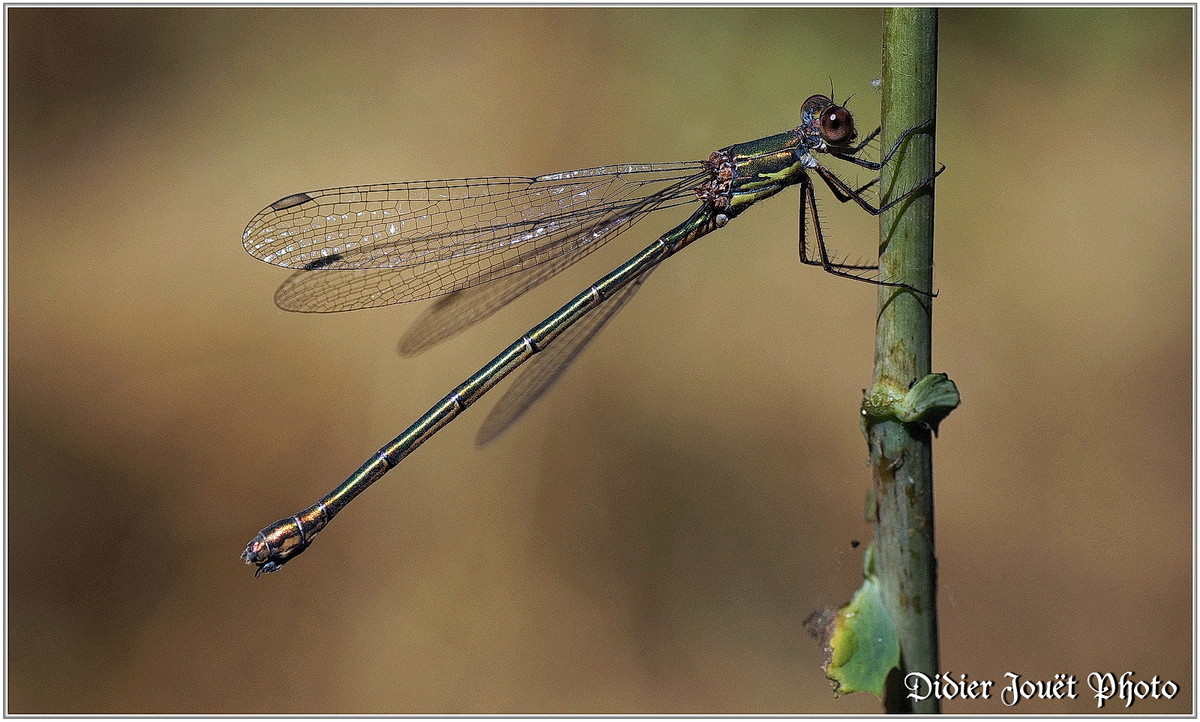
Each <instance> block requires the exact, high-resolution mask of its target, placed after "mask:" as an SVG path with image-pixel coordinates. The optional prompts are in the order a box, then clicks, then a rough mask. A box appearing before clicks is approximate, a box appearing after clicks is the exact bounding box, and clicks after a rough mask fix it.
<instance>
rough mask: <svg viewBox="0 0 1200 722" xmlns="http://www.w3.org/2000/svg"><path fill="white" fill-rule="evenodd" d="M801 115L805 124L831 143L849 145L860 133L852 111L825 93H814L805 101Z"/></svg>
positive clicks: (801, 107)
mask: <svg viewBox="0 0 1200 722" xmlns="http://www.w3.org/2000/svg"><path fill="white" fill-rule="evenodd" d="M800 117H801V119H802V120H803V123H804V125H806V126H808V127H809V128H812V129H813V130H816V131H817V132H818V133H820V135H821V140H824V141H825V142H826V143H828V144H829V145H847V144H849V143H850V142H851V141H853V140H854V138H855V136H856V135H858V134H857V133H856V132H855V130H854V116H852V115H850V111H849V110H846V108H845V106H841V105H838V104H837V103H835V102H833V101H832V100H830V99H829V98H826V97H825V96H824V95H813V96H810V97H809V98H808V100H806V101H804V105H802V106H800Z"/></svg>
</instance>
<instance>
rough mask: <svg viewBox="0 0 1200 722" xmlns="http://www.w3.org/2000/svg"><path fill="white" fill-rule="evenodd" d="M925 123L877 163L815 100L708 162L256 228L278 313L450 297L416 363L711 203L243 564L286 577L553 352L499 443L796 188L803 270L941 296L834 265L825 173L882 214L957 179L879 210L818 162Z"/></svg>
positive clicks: (335, 196)
mask: <svg viewBox="0 0 1200 722" xmlns="http://www.w3.org/2000/svg"><path fill="white" fill-rule="evenodd" d="M924 125H926V123H920V124H918V125H916V126H913V127H912V128H909V129H908V130H906V131H905V132H904V133H902V134H901V135H900V137H899V138H897V139H896V142H895V144H894V145H893V146H892V147H891V149H889V150H888V151H887V153H886V154H884V156H883V157H882V158H881V159H880V160H879V162H872V161H869V160H866V159H864V158H859V157H858V153H859V152H861V151H862V150H863V149H864V148H865V147H867V145H868V144H869V143H870V142H871V141H872V140H873V139H874V138H875V137H876V136H877V135H878V133H879V130H878V129H876V130H875V131H874V132H872V133H871V134H869V135H868V136H867V137H866V138H865V139H864V140H863V141H862V142H861V143H858V144H857V145H856V144H854V142H855V140H857V133H856V131H855V128H854V119H853V117H852V116H851V114H850V112H849V111H848V110H846V108H845V107H844V106H843V105H838V104H837V103H835V102H834V101H833V100H832V99H830V98H827V97H825V96H823V95H814V96H812V97H810V98H808V99H807V100H806V101H804V104H803V106H802V107H801V123H800V125H799V126H798V127H796V128H793V129H792V130H789V131H787V132H785V133H780V134H778V135H773V136H769V137H766V138H761V139H759V140H754V141H750V142H748V143H738V144H737V145H731V146H729V147H727V148H723V149H721V150H718V151H716V152H714V153H713V154H712V155H711V156H710V157H709V158H708V160H704V161H695V162H682V163H655V164H641V165H613V166H604V167H600V168H589V169H586V170H577V171H569V172H565V173H553V174H551V175H544V176H539V177H537V178H470V179H462V180H443V181H417V182H411V183H389V184H383V185H365V186H349V187H345V188H333V189H329V190H322V191H311V192H308V193H297V194H295V195H290V196H287V197H286V198H282V199H280V200H278V201H276V202H274V203H272V204H271V205H269V206H267V207H266V208H264V209H263V210H262V211H261V212H260V213H259V214H258V215H256V216H255V217H254V219H253V220H251V221H250V224H249V225H248V226H247V227H246V232H245V234H244V235H243V242H244V244H245V246H246V250H247V251H249V252H250V255H252V256H254V257H255V258H258V259H260V260H263V261H266V262H267V263H271V264H274V265H277V266H283V267H285V268H292V269H296V272H295V273H294V274H292V276H290V277H289V278H288V279H287V280H286V281H285V282H284V283H283V285H282V286H280V287H279V290H278V291H277V292H276V293H275V302H276V304H277V305H278V306H279V307H280V308H283V309H285V310H289V311H306V312H331V311H349V310H354V309H360V308H372V307H377V306H386V305H389V304H393V303H402V302H406V301H417V300H421V299H427V298H434V297H437V296H440V297H441V298H440V299H439V300H438V301H437V302H435V304H434V305H433V306H432V307H431V308H430V309H429V310H427V311H426V312H425V314H424V315H423V316H422V317H421V318H420V319H418V321H417V322H416V324H415V325H414V327H413V328H412V329H410V330H409V332H408V333H407V334H406V335H405V337H404V338H403V339H402V340H401V342H400V350H401V352H402V353H405V354H411V353H417V352H419V351H421V350H424V349H425V348H428V347H429V346H431V345H433V344H435V343H437V342H438V341H440V340H443V339H445V338H447V337H449V336H451V335H453V334H455V333H457V332H459V331H461V330H463V329H464V328H466V327H468V326H470V325H471V324H474V323H476V322H478V321H481V320H483V319H484V318H487V317H488V316H490V315H491V314H493V313H495V312H496V311H497V310H499V309H500V308H502V307H503V306H504V305H505V304H507V303H509V302H510V301H512V300H514V299H515V298H517V297H519V296H520V295H521V294H523V293H525V292H526V291H528V290H530V289H531V288H533V287H535V286H537V285H539V284H541V283H542V282H544V281H546V280H547V279H549V278H551V277H552V276H554V275H556V274H558V273H559V272H561V271H563V270H564V269H566V268H567V267H568V266H571V265H572V264H574V263H575V262H577V261H579V260H580V259H582V258H583V257H585V256H587V255H588V254H590V253H591V252H592V251H594V250H596V249H597V248H599V247H600V246H601V245H603V244H604V243H606V242H608V241H609V240H612V239H613V238H614V237H616V236H617V235H619V234H620V233H622V232H623V231H625V230H626V229H628V228H629V227H630V226H632V225H633V224H634V223H636V222H637V221H638V220H640V219H641V218H642V217H644V216H645V215H647V214H648V213H650V212H652V211H655V210H660V209H663V208H671V207H675V206H679V205H683V204H686V203H694V202H696V201H697V200H699V202H700V206H699V208H697V209H696V210H695V212H694V213H692V215H691V216H690V217H689V218H688V219H687V220H685V221H684V222H683V223H681V224H679V225H678V226H676V227H675V228H672V229H671V230H669V231H667V232H666V233H664V234H663V235H662V236H660V237H659V238H658V239H657V240H655V241H654V243H652V244H650V246H648V247H647V248H646V249H644V250H643V251H641V252H640V253H638V254H637V255H635V256H634V257H633V258H631V259H630V260H628V261H627V262H625V263H624V264H622V265H621V266H620V267H618V268H617V269H616V270H614V271H613V272H612V273H610V274H608V275H607V276H605V277H603V278H601V279H600V280H598V281H596V282H595V283H594V284H592V285H591V286H589V287H588V288H587V289H586V290H585V291H583V292H582V293H580V294H579V295H578V296H576V297H575V298H574V299H572V300H571V301H570V302H569V303H567V304H566V305H565V306H563V307H562V308H560V309H559V310H558V311H557V312H555V313H554V314H553V315H552V316H550V317H549V318H547V319H546V320H545V321H542V322H541V323H539V324H538V325H537V326H534V327H533V328H532V329H530V330H529V332H528V333H526V334H525V335H523V336H522V337H521V338H519V339H518V340H517V341H516V342H514V343H513V344H512V345H511V346H509V347H508V348H506V349H505V350H504V351H502V352H500V354H499V355H498V356H496V358H494V359H493V360H492V361H491V362H490V363H488V364H487V365H486V366H484V367H483V368H482V369H480V370H479V371H478V372H476V373H475V374H474V375H473V376H471V377H470V378H468V379H467V380H466V381H464V382H463V383H462V384H460V385H459V386H458V387H457V388H455V389H454V390H453V391H451V392H450V393H449V394H448V395H446V397H445V398H443V399H442V400H441V401H439V402H438V403H437V404H436V405H434V407H433V408H431V409H430V410H429V411H428V412H426V413H425V415H424V416H422V417H421V418H419V419H417V421H416V422H414V423H413V425H412V426H410V427H409V428H408V429H406V430H405V431H404V432H403V433H402V434H400V435H399V436H397V437H396V438H395V439H393V440H392V441H391V442H390V443H389V444H388V445H387V446H384V447H383V448H382V449H380V450H379V451H378V452H376V453H375V455H374V456H372V457H371V458H370V459H368V460H367V461H366V463H364V464H363V465H362V466H361V467H360V468H359V469H358V470H357V471H355V472H354V473H353V474H351V475H350V477H349V478H348V479H346V481H344V482H342V484H340V485H339V486H338V487H337V488H336V489H334V490H333V491H331V492H330V493H329V494H327V495H326V496H325V497H323V498H322V499H321V500H320V501H318V502H317V503H316V504H313V505H312V506H310V507H309V508H307V509H305V510H304V511H301V512H299V513H297V514H295V515H293V516H290V517H287V518H285V519H281V520H280V521H277V522H275V523H274V524H272V525H270V526H268V527H267V528H265V529H263V530H262V531H261V532H259V534H258V535H257V536H256V537H255V538H254V540H253V541H251V542H250V544H249V545H248V546H247V547H246V550H245V552H243V553H242V558H243V559H245V561H246V563H247V564H255V565H257V567H258V570H257V571H256V575H257V574H261V573H263V572H273V571H275V570H277V569H279V567H281V566H282V565H283V564H284V563H285V562H287V561H288V560H289V559H291V558H293V557H295V556H296V555H298V554H300V553H301V552H302V551H304V550H305V549H306V548H307V547H308V545H309V544H311V543H312V540H313V538H314V537H315V536H316V534H317V532H319V531H320V530H321V529H322V528H324V527H325V525H326V524H328V523H329V520H330V519H332V518H333V517H334V515H336V514H337V513H338V512H339V511H341V510H342V508H343V507H345V506H346V504H348V503H350V501H351V500H352V499H354V497H356V496H357V495H358V494H359V493H361V492H362V491H363V490H364V489H366V488H367V487H368V486H370V485H371V484H372V483H374V482H375V481H376V480H378V479H379V478H380V477H381V476H383V475H384V474H385V473H387V472H388V470H390V469H391V468H392V467H394V466H395V465H396V464H398V463H399V462H400V461H401V460H402V459H403V458H404V457H406V456H408V454H409V453H411V452H412V451H413V450H414V449H416V448H417V447H418V446H420V445H421V444H422V443H423V442H424V441H425V440H427V439H428V438H429V437H430V436H432V435H433V434H434V433H435V432H437V431H438V430H439V429H441V428H442V427H443V426H445V425H446V424H448V423H450V421H452V420H453V419H454V418H455V417H456V416H458V414H460V413H461V412H462V411H463V410H464V409H466V408H467V407H468V406H470V405H471V404H473V403H475V401H477V400H478V399H479V398H480V397H481V396H483V394H484V393H486V392H487V391H488V390H489V389H491V388H492V387H493V386H495V385H496V384H497V383H498V382H499V381H500V380H501V379H502V378H504V377H505V376H507V375H508V374H509V373H511V372H512V371H513V370H515V369H516V368H517V367H518V366H520V365H521V364H523V363H525V362H526V361H528V360H529V359H531V358H533V357H534V356H535V354H539V352H543V351H544V352H545V353H541V354H540V355H537V358H536V359H535V360H534V361H533V362H531V363H530V366H529V368H528V369H527V370H526V372H525V373H524V374H522V375H521V377H520V378H519V379H518V380H517V382H516V383H515V384H514V385H513V386H512V387H511V388H510V389H509V390H508V392H507V393H506V394H505V396H504V397H503V398H502V399H501V400H500V402H499V404H497V406H496V408H495V410H493V412H492V414H491V415H490V416H489V417H488V419H487V420H486V421H485V422H484V424H483V427H482V428H481V430H480V433H479V441H480V443H485V442H487V441H489V440H491V439H492V438H495V436H497V435H498V434H499V433H501V432H502V431H503V430H504V429H505V428H507V427H508V426H509V425H510V424H512V423H513V422H514V421H516V419H517V418H519V417H520V416H521V415H522V414H523V413H524V412H525V411H526V410H528V409H529V407H530V406H531V405H532V404H533V402H534V401H536V400H537V399H538V398H539V397H541V395H542V394H543V393H545V391H546V390H547V389H548V388H549V387H550V386H551V385H552V384H553V383H554V381H555V380H557V379H558V377H559V376H560V375H561V374H562V372H563V371H564V370H565V369H566V367H567V366H568V365H569V364H570V363H571V361H572V360H574V358H575V357H576V356H577V355H578V354H579V352H580V351H581V350H582V349H583V348H584V346H586V345H587V343H588V342H589V341H590V340H591V339H592V337H593V336H595V335H596V333H597V332H598V331H599V330H600V328H601V327H603V326H604V324H605V323H606V322H607V321H608V320H609V319H610V318H612V316H613V315H614V314H615V313H616V312H617V311H618V310H620V308H621V307H622V306H623V305H624V304H625V303H626V302H628V301H629V299H630V298H631V297H632V296H633V294H634V293H635V292H636V291H637V289H638V288H639V287H640V286H641V284H642V283H643V282H645V280H646V278H647V277H648V276H649V275H650V273H651V272H652V271H653V270H654V269H655V268H656V267H657V266H658V264H659V263H661V262H662V261H663V260H665V259H666V258H667V257H669V256H671V255H673V254H675V253H676V252H677V251H679V250H680V249H681V248H683V247H684V246H687V245H688V244H690V243H691V242H693V241H695V240H696V239H698V238H700V237H701V236H704V235H707V234H708V233H711V232H712V231H714V230H716V229H718V228H721V227H723V226H724V225H726V224H727V223H728V222H729V221H730V220H732V219H733V218H736V217H737V216H738V215H739V214H741V213H742V212H743V211H745V210H746V209H747V208H749V207H750V206H751V205H753V204H754V203H756V202H758V201H760V200H763V199H764V198H769V197H770V196H773V195H775V194H776V193H778V192H779V191H781V190H783V189H784V188H786V187H788V186H792V185H799V187H800V204H801V208H800V259H801V261H803V262H804V263H807V264H810V265H816V266H821V267H822V268H824V269H825V270H826V271H828V272H829V273H832V274H835V275H838V276H844V277H847V278H854V279H857V280H861V281H867V282H869V283H874V284H877V285H884V286H893V287H897V288H902V289H907V290H909V291H914V292H917V293H920V294H922V295H925V296H929V295H930V294H929V289H915V288H911V287H910V286H907V285H906V284H903V283H899V282H895V281H891V280H888V279H881V278H878V277H876V274H877V267H876V266H874V265H866V264H854V263H843V262H838V261H836V260H834V259H833V258H831V257H830V254H829V251H828V250H827V249H826V247H825V242H824V239H823V237H822V233H821V224H820V220H819V219H818V217H817V204H816V194H815V192H814V189H813V180H812V177H811V175H810V173H815V174H816V175H817V176H819V177H820V178H821V180H822V181H824V183H825V184H826V185H827V186H828V187H829V189H830V191H832V192H833V195H834V197H835V198H836V199H837V200H838V201H841V202H843V203H845V202H847V201H854V202H855V203H856V204H858V205H859V206H860V207H862V208H863V209H864V210H866V211H867V212H869V213H871V214H872V215H878V214H879V213H882V212H883V211H884V210H887V209H888V208H890V207H892V206H893V205H895V204H896V203H899V202H900V201H902V200H904V199H905V198H908V197H909V196H911V195H912V194H913V193H915V192H917V191H918V190H920V189H921V188H922V187H924V186H925V185H926V184H927V183H929V182H930V181H932V180H933V178H934V177H936V176H937V173H940V172H941V170H939V171H938V172H937V173H934V175H933V176H931V177H930V178H928V179H926V180H925V181H923V182H922V183H920V184H918V185H917V186H915V187H913V188H912V189H910V190H908V191H907V192H905V193H904V194H902V195H900V196H898V197H896V198H894V199H892V200H890V201H888V202H887V203H884V204H882V205H881V206H879V207H876V206H873V205H871V203H870V202H868V201H867V200H866V199H865V198H864V197H863V192H864V191H865V190H867V189H868V188H870V187H871V186H872V185H874V184H875V183H876V181H877V180H878V178H876V179H874V180H872V181H871V182H869V183H867V184H866V185H864V186H861V187H859V188H853V187H851V186H850V185H849V184H847V183H846V182H845V181H844V180H842V179H841V178H839V177H838V176H837V175H835V174H834V173H833V172H832V171H831V170H829V169H828V168H826V167H825V166H824V165H822V164H821V162H820V161H819V160H818V158H817V156H818V154H825V155H828V156H830V157H833V158H838V159H840V160H843V161H847V162H849V163H852V164H854V165H857V166H860V167H862V168H867V169H869V170H872V171H877V170H879V169H880V168H882V167H883V165H884V164H886V163H887V162H888V161H889V160H890V159H891V157H892V156H893V154H894V153H895V152H896V150H897V149H898V148H899V147H900V145H901V143H903V142H904V140H905V139H906V138H908V137H909V136H910V135H911V134H912V133H914V132H916V131H917V130H919V129H920V128H921V127H923V126H924ZM810 234H811V238H810Z"/></svg>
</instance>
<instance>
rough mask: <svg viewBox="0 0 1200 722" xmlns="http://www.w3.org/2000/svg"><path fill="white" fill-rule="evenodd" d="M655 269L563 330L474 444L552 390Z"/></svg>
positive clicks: (536, 358) (497, 408)
mask: <svg viewBox="0 0 1200 722" xmlns="http://www.w3.org/2000/svg"><path fill="white" fill-rule="evenodd" d="M655 268H658V266H651V267H650V268H649V269H647V270H646V271H645V272H644V273H642V275H641V276H639V277H638V278H637V279H635V280H634V281H632V282H630V284H629V285H628V286H626V287H625V288H623V289H621V290H620V291H618V292H617V293H614V294H613V295H612V296H611V297H609V298H608V299H606V300H605V301H604V302H603V303H601V304H600V305H599V306H597V307H596V308H594V309H592V311H591V313H589V314H587V315H586V316H584V317H583V318H582V319H580V320H579V321H577V322H576V323H575V325H573V326H571V327H570V328H568V329H567V330H566V331H563V332H562V334H560V335H559V336H558V338H556V339H554V341H552V342H551V344H550V345H549V346H548V347H547V348H546V349H544V350H543V351H542V352H541V353H539V354H538V355H536V356H534V357H533V358H532V359H530V360H529V361H528V362H527V363H526V365H525V370H524V371H523V372H522V373H521V375H520V376H518V377H517V380H516V381H515V382H514V383H513V385H512V386H510V387H509V388H508V391H506V392H504V396H503V397H501V398H500V401H499V402H498V403H497V404H496V406H495V408H493V409H492V412H491V413H490V414H488V417H487V419H486V420H484V422H483V426H482V427H480V429H479V434H478V435H477V436H476V437H475V443H476V444H478V445H479V446H483V445H485V444H488V443H490V442H492V441H494V440H495V439H496V437H498V436H500V434H502V433H504V431H505V430H507V429H508V427H510V426H512V425H513V424H514V423H516V421H517V420H518V419H520V418H521V417H522V416H524V415H525V412H526V411H529V409H530V407H532V406H533V405H534V403H536V402H537V400H538V399H540V398H541V397H542V395H543V394H545V393H546V392H547V391H548V390H550V387H551V386H553V385H554V382H555V381H558V379H559V377H560V376H562V374H563V372H564V371H566V370H567V367H569V366H570V365H571V363H572V362H573V361H574V360H575V359H576V358H577V357H578V356H579V354H580V353H581V352H582V351H583V349H584V348H585V347H586V346H587V345H588V342H590V341H591V340H592V339H593V338H595V336H596V334H597V333H599V331H600V329H602V328H604V324H606V323H608V321H609V319H611V318H612V317H613V316H615V315H616V314H617V311H620V310H621V309H622V308H623V307H624V306H625V304H626V303H628V302H629V299H631V298H633V294H635V293H637V290H638V289H639V288H641V286H642V284H643V283H644V282H645V281H646V279H647V278H648V277H649V276H650V273H651V272H652V271H653V270H654V269H655Z"/></svg>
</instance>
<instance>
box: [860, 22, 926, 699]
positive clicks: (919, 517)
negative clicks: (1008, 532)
mask: <svg viewBox="0 0 1200 722" xmlns="http://www.w3.org/2000/svg"><path fill="white" fill-rule="evenodd" d="M937 25H938V16H937V10H936V9H928V8H895V9H887V10H885V11H884V21H883V36H884V38H883V124H882V125H883V141H882V146H881V147H883V148H890V147H891V145H892V143H893V142H895V139H896V138H897V137H899V136H900V134H901V133H903V132H904V130H905V129H907V128H910V127H912V126H914V125H916V124H918V123H921V122H923V121H926V120H931V119H933V118H934V115H935V110H936V100H937ZM934 128H935V126H934V125H933V124H932V123H930V124H929V125H928V126H926V127H924V128H922V129H921V130H920V131H918V132H917V133H915V134H913V135H912V136H911V137H910V138H909V140H908V141H906V143H905V146H904V147H903V148H901V150H900V151H899V152H898V153H897V154H896V156H895V157H893V159H892V162H890V163H889V164H888V165H887V166H886V167H885V168H884V170H883V177H882V180H881V190H880V202H881V203H882V202H886V199H887V197H889V196H895V195H898V194H899V193H903V192H904V191H905V190H907V189H909V188H912V187H914V186H916V185H918V184H920V183H921V182H922V181H924V180H925V179H927V178H929V177H930V176H932V175H933V174H934V172H935V170H936V169H935V166H934ZM880 251H881V252H880V259H879V261H880V277H881V278H883V279H886V280H894V281H902V282H904V283H907V284H909V285H911V286H913V287H915V288H919V289H924V290H929V291H932V290H933V186H932V184H931V185H929V186H926V187H925V189H923V190H922V191H920V192H918V193H916V194H914V195H913V196H912V197H911V198H909V199H908V200H907V201H905V202H903V203H900V204H898V205H897V206H896V207H895V208H893V209H891V210H889V211H887V212H886V213H884V214H883V215H882V216H881V219H880ZM932 308H933V304H932V298H929V297H925V296H921V295H919V294H916V293H913V292H911V291H908V290H904V289H897V288H894V287H887V286H881V287H880V288H879V314H878V318H877V326H876V341H875V379H874V383H873V387H872V390H871V393H872V394H876V395H880V396H890V397H893V398H901V397H903V396H904V395H905V393H906V392H907V391H908V389H909V387H910V386H911V385H912V384H913V383H914V382H916V381H918V380H920V379H922V378H924V377H925V375H926V374H928V373H929V372H930V345H931V340H932V339H931V320H932ZM931 441H932V439H931V435H930V432H929V431H928V430H927V429H925V428H921V427H920V426H918V425H916V424H903V423H900V422H899V421H882V422H880V423H878V424H873V425H871V426H870V427H869V429H868V442H869V444H870V449H871V463H872V467H873V469H874V472H873V476H874V484H875V498H876V500H877V507H876V509H877V514H878V517H877V522H876V530H875V534H876V568H877V570H878V574H879V578H880V583H881V587H882V597H883V600H884V604H885V605H886V607H887V609H888V612H889V614H890V615H891V617H892V622H893V624H894V625H895V628H896V633H897V635H898V637H899V640H900V669H899V675H895V674H894V675H893V678H892V679H891V680H889V685H888V689H887V694H886V697H885V706H886V708H887V710H888V711H889V712H915V713H926V714H929V713H937V712H940V711H941V704H940V702H939V701H938V700H937V699H936V698H933V697H932V696H931V697H930V698H929V699H926V700H911V699H909V698H908V697H907V696H905V694H904V690H903V688H902V685H900V686H898V685H899V683H900V682H901V681H902V680H903V678H904V676H905V675H907V674H908V673H910V672H921V673H923V674H926V675H928V676H929V677H930V678H932V677H933V676H934V675H936V674H937V673H938V636H937V561H936V559H935V557H934V533H933V532H934V525H933V460H932V456H933V455H932V446H931Z"/></svg>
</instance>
